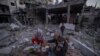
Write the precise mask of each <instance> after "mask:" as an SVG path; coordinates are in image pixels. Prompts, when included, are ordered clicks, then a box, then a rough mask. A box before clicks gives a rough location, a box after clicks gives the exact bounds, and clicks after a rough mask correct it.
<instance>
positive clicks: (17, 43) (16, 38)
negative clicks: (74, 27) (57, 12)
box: [0, 24, 82, 56]
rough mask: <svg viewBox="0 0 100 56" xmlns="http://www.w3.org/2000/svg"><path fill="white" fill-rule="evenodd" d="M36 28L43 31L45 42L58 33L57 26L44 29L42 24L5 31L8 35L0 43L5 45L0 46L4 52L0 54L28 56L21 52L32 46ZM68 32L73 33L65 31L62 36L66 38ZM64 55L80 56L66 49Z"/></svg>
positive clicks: (76, 51)
mask: <svg viewBox="0 0 100 56" xmlns="http://www.w3.org/2000/svg"><path fill="white" fill-rule="evenodd" d="M38 28H40V29H42V30H43V36H44V38H45V39H46V40H49V39H52V36H51V35H52V34H53V33H54V32H55V31H59V32H60V29H59V26H58V25H48V26H46V27H45V26H44V25H42V24H39V25H36V26H34V27H25V28H23V29H22V30H19V31H8V33H7V31H6V33H7V34H8V35H7V38H5V40H3V41H2V42H1V41H0V43H6V44H5V45H6V46H5V45H4V46H0V47H1V48H0V50H1V49H2V50H3V51H4V52H2V51H0V53H4V54H7V55H8V54H10V55H13V56H28V55H29V54H27V53H24V52H23V50H24V48H26V47H28V46H32V44H31V38H32V36H33V35H34V33H35V32H36V30H37V29H38ZM3 32H5V31H3ZM70 32H73V31H68V30H65V33H64V36H68V33H70ZM6 33H5V34H6ZM47 33H49V34H47ZM5 47H7V48H6V49H9V50H5ZM8 47H9V48H8ZM5 51H6V53H5ZM66 55H67V56H82V54H81V53H80V51H79V50H77V49H68V52H67V53H66Z"/></svg>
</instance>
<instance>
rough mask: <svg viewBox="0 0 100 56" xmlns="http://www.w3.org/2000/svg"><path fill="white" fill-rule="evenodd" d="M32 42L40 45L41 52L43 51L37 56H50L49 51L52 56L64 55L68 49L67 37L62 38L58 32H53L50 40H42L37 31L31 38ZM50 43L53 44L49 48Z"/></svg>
mask: <svg viewBox="0 0 100 56" xmlns="http://www.w3.org/2000/svg"><path fill="white" fill-rule="evenodd" d="M32 43H33V45H34V44H38V45H40V46H41V53H45V54H40V55H39V56H48V55H49V56H50V53H53V54H54V56H66V52H67V49H68V38H63V37H62V36H61V35H60V33H58V32H56V33H55V35H54V38H53V39H52V40H44V39H43V36H42V34H41V33H39V32H38V33H37V34H36V35H35V36H34V37H33V38H32ZM50 43H54V44H55V46H54V47H53V48H51V46H50ZM43 47H44V48H43ZM45 49H46V50H45Z"/></svg>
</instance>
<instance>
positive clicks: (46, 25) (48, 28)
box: [0, 0, 100, 56]
mask: <svg viewBox="0 0 100 56" xmlns="http://www.w3.org/2000/svg"><path fill="white" fill-rule="evenodd" d="M86 2H87V0H62V1H60V0H55V1H54V0H0V36H1V37H0V56H26V55H28V56H31V55H33V56H34V54H33V53H31V51H32V50H33V49H34V46H33V45H34V44H32V38H34V37H35V36H34V35H35V34H36V33H37V31H40V32H42V34H43V36H42V37H43V38H44V39H45V40H46V41H48V40H51V39H53V37H54V36H55V33H56V32H57V33H60V35H61V31H60V26H59V24H60V23H64V26H65V31H64V35H63V36H62V35H61V36H62V37H64V38H66V37H68V38H70V41H69V40H68V41H69V43H68V44H69V45H68V47H69V48H68V52H67V53H66V54H67V55H68V56H99V55H100V48H99V47H100V45H99V44H100V40H99V39H100V38H99V35H100V34H99V32H100V28H99V27H100V20H99V19H100V16H99V14H100V10H99V9H96V8H95V7H91V6H86ZM91 16H92V17H91ZM83 17H84V18H83ZM82 19H84V22H83V23H82V24H83V25H84V26H88V27H89V25H94V26H95V28H98V29H97V31H94V30H92V29H91V27H90V28H88V27H82V28H81V27H78V28H77V29H78V31H76V30H75V28H76V26H80V22H81V20H82ZM6 23H7V24H6ZM37 35H38V34H37ZM40 35H41V34H40ZM70 42H71V43H70ZM50 44H51V46H53V45H55V44H54V43H53V44H52V43H50ZM29 48H33V49H29ZM34 50H35V49H34ZM35 51H36V52H37V51H38V50H35ZM41 53H42V52H41ZM41 55H42V54H41ZM49 56H52V55H50V54H49Z"/></svg>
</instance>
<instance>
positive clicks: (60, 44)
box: [48, 35, 68, 56]
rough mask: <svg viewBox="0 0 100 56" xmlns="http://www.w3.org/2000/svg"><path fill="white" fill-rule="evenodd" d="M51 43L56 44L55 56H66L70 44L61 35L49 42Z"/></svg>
mask: <svg viewBox="0 0 100 56" xmlns="http://www.w3.org/2000/svg"><path fill="white" fill-rule="evenodd" d="M48 42H49V43H55V47H54V54H55V56H65V55H66V52H67V49H68V43H67V42H66V40H65V39H64V38H63V37H61V36H60V35H56V36H54V39H52V40H49V41H48Z"/></svg>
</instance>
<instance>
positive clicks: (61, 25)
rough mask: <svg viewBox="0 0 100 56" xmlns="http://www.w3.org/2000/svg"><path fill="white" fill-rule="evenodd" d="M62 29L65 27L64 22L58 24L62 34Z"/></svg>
mask: <svg viewBox="0 0 100 56" xmlns="http://www.w3.org/2000/svg"><path fill="white" fill-rule="evenodd" d="M64 29H65V26H64V23H62V24H60V30H61V33H62V36H63V34H64Z"/></svg>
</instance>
